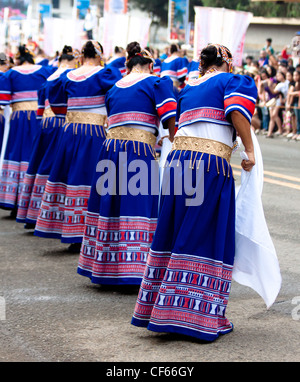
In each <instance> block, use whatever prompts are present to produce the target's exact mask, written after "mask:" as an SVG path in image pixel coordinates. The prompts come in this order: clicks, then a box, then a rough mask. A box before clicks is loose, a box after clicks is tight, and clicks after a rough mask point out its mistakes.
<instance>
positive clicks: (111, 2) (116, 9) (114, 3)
mask: <svg viewBox="0 0 300 382" xmlns="http://www.w3.org/2000/svg"><path fill="white" fill-rule="evenodd" d="M127 4H128V0H105V1H104V12H111V13H116V14H120V13H127Z"/></svg>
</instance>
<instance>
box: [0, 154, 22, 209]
mask: <svg viewBox="0 0 300 382" xmlns="http://www.w3.org/2000/svg"><path fill="white" fill-rule="evenodd" d="M28 164H29V163H28V162H21V163H20V162H14V161H9V160H4V161H3V165H2V171H1V178H0V206H1V207H4V208H14V207H15V206H17V205H18V203H19V199H20V191H21V189H22V187H23V179H24V176H25V173H26V171H27V168H28Z"/></svg>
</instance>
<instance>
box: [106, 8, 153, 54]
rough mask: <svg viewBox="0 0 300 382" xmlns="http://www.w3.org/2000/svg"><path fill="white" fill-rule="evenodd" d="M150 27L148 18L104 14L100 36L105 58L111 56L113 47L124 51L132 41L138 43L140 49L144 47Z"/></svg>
mask: <svg viewBox="0 0 300 382" xmlns="http://www.w3.org/2000/svg"><path fill="white" fill-rule="evenodd" d="M101 24H102V22H101ZM150 25H151V19H150V18H145V17H135V16H129V15H128V14H115V13H106V14H105V16H104V20H103V36H100V42H102V44H103V49H104V55H105V57H106V58H109V57H110V56H111V55H112V54H113V52H114V48H115V46H121V47H123V48H124V49H125V48H126V46H127V44H129V43H130V42H132V41H138V42H139V43H140V45H141V47H142V48H144V47H146V46H147V44H148V41H149V31H150Z"/></svg>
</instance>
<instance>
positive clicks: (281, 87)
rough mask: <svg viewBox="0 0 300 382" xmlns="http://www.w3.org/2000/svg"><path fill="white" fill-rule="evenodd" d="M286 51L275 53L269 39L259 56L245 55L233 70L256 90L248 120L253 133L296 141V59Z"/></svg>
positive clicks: (299, 101) (299, 79)
mask: <svg viewBox="0 0 300 382" xmlns="http://www.w3.org/2000/svg"><path fill="white" fill-rule="evenodd" d="M287 50H288V47H284V48H283V49H282V51H281V52H280V53H279V54H276V53H275V51H274V49H273V47H272V40H271V39H267V40H266V46H265V47H264V48H263V49H262V50H261V51H260V54H259V57H258V58H254V57H252V56H247V57H246V59H245V62H244V65H243V67H242V68H236V71H237V72H239V73H241V74H247V75H250V76H251V77H252V78H253V79H254V80H255V83H256V86H257V89H258V98H257V103H256V111H255V114H254V117H253V120H252V127H253V129H254V130H255V132H256V134H264V135H265V136H266V138H273V137H275V136H282V137H286V138H287V139H289V140H295V141H300V97H299V95H300V60H295V59H293V58H292V57H291V56H290V55H289V54H288V53H287Z"/></svg>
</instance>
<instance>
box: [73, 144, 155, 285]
mask: <svg viewBox="0 0 300 382" xmlns="http://www.w3.org/2000/svg"><path fill="white" fill-rule="evenodd" d="M120 154H121V156H120ZM135 161H140V162H139V165H141V166H142V167H141V168H137V169H135V170H134V169H131V171H130V166H131V165H133V164H134V163H136V162H135ZM98 163H102V164H103V167H100V166H99V167H98V170H97V172H96V173H95V174H94V178H93V183H92V188H91V194H90V198H89V205H88V214H87V219H86V229H85V235H84V238H83V244H82V248H81V255H80V259H79V266H78V269H77V272H78V273H79V274H80V275H82V276H86V277H89V278H90V279H91V281H92V282H93V283H96V284H111V285H122V284H130V285H139V284H140V283H141V279H142V276H143V272H144V267H145V263H146V259H147V255H148V251H149V247H150V244H151V242H152V238H153V234H154V232H155V228H156V220H157V215H158V198H159V195H158V193H159V184H158V182H159V173H158V171H159V169H158V164H157V162H156V160H155V158H154V156H153V150H152V149H151V148H150V147H149V146H148V145H144V144H143V143H138V142H132V141H129V142H127V144H126V149H125V144H124V142H122V141H120V140H107V141H106V142H105V144H104V145H103V146H102V149H101V151H100V154H99V161H98ZM106 166H108V167H106ZM100 170H101V171H100ZM124 174H127V179H125V178H123V179H124V181H121V182H120V176H124ZM106 176H107V177H108V179H109V183H110V184H112V185H113V187H115V188H109V184H108V182H106V181H105V182H104V180H105V177H106ZM137 178H139V180H138V179H137ZM100 180H101V182H102V180H103V182H102V183H99V181H100ZM131 182H133V183H132V184H134V191H137V192H139V191H140V193H138V194H132V193H131V190H133V188H131V186H130V184H131ZM103 186H104V187H103ZM125 187H126V188H125ZM127 187H128V188H127ZM104 188H105V189H104ZM154 189H156V191H157V192H156V193H153V194H152V193H151V192H153V190H154ZM101 193H102V195H101ZM91 232H93V235H94V236H95V239H91V236H90V235H91ZM91 240H93V241H91ZM91 246H92V250H90V249H91ZM103 247H104V248H105V249H104V253H103V256H104V257H102V258H100V257H99V256H95V257H94V256H93V255H92V256H91V254H94V253H97V251H98V248H103ZM96 248H97V249H96ZM99 251H100V249H99ZM128 256H129V257H130V259H129V260H128ZM112 258H115V259H116V260H115V261H112ZM117 259H119V262H118V261H117ZM91 264H92V265H91ZM124 269H125V270H124Z"/></svg>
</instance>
